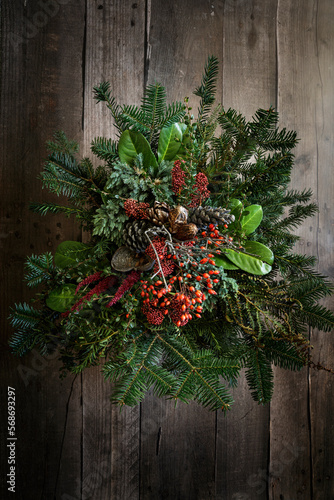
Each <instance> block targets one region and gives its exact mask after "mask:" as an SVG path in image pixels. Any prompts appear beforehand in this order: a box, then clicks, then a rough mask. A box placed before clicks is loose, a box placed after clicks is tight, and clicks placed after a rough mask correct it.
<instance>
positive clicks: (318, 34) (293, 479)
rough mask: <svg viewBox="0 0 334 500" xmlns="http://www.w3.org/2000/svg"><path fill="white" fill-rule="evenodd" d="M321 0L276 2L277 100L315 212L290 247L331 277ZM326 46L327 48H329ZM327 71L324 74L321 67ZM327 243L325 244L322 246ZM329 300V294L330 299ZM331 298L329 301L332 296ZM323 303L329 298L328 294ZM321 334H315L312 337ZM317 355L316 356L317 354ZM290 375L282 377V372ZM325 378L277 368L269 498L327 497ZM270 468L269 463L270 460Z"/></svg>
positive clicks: (325, 36) (325, 31) (298, 183)
mask: <svg viewBox="0 0 334 500" xmlns="http://www.w3.org/2000/svg"><path fill="white" fill-rule="evenodd" d="M330 15H333V10H332V7H331V6H330V4H329V3H326V2H308V1H307V2H294V3H291V2H286V1H280V2H279V9H278V24H277V34H278V84H279V86H278V91H279V92H278V107H279V111H280V116H281V121H282V125H284V126H286V127H288V128H292V129H295V130H297V133H298V136H299V137H300V142H299V144H298V146H297V148H296V167H295V169H294V171H293V177H292V187H295V188H297V189H300V190H301V189H303V188H306V187H312V189H313V192H314V198H315V200H316V201H317V202H318V204H319V209H320V211H319V214H318V215H317V216H315V217H313V218H311V219H308V220H307V221H306V222H305V223H304V224H303V227H302V228H301V229H300V230H299V232H298V234H299V235H300V237H301V240H300V241H299V243H298V245H297V246H296V250H297V251H299V252H300V253H305V254H312V255H315V256H317V257H318V258H319V259H320V260H319V271H320V272H323V273H325V274H329V275H330V276H332V277H333V270H332V264H331V263H330V261H331V259H332V256H331V249H332V235H331V234H330V233H329V231H328V224H330V223H331V222H330V216H329V207H330V206H331V203H332V200H333V176H331V175H330V176H328V175H327V174H326V169H327V166H328V165H329V163H330V162H331V161H332V152H331V148H330V147H329V146H328V143H329V142H331V139H332V128H333V108H332V99H331V97H330V95H332V91H333V85H332V82H331V80H330V74H328V73H327V72H328V67H329V65H330V63H329V60H330V59H331V57H332V50H333V35H332V30H331V28H330V26H331V21H330V18H329V16H330ZM330 54H331V56H330ZM326 73H327V74H326ZM325 247H326V251H324V248H325ZM331 302H332V301H331ZM332 304H333V302H332ZM327 305H328V306H330V305H331V304H330V301H328V302H327ZM319 341H320V342H319ZM311 344H315V345H316V350H315V353H314V356H315V361H316V362H317V361H321V362H323V363H325V364H326V363H328V362H330V361H329V357H328V353H329V352H330V350H331V349H332V347H333V341H332V340H331V339H330V338H329V337H328V335H327V334H318V333H316V332H312V334H311ZM321 358H323V359H321ZM288 377H289V378H288ZM332 383H333V382H332V379H330V378H329V377H328V376H326V375H325V374H323V373H320V374H319V373H314V372H312V373H309V374H308V372H307V370H306V369H304V370H303V371H302V372H301V373H299V374H293V375H292V374H289V373H286V374H283V373H280V374H279V377H278V383H277V386H276V392H275V395H276V396H275V397H274V400H273V403H272V413H273V414H274V415H275V418H274V419H273V425H272V433H271V445H270V448H271V464H273V463H274V461H276V462H277V460H278V459H279V458H280V456H281V455H282V454H284V452H285V451H286V447H287V443H289V445H290V448H291V449H290V463H285V464H284V462H283V463H282V461H281V463H280V467H279V468H278V470H277V471H272V483H271V498H275V499H276V498H279V496H280V495H282V496H284V498H285V497H290V498H332V497H333V483H331V481H330V480H331V476H332V472H329V471H330V470H332V465H333V462H331V461H330V460H329V462H328V458H329V455H328V454H327V453H326V446H324V443H325V441H327V444H328V445H329V446H331V445H330V444H329V443H333V430H332V426H331V425H330V424H329V415H331V414H332V411H333V406H332V401H331V400H329V399H328V397H327V395H328V390H329V389H330V387H331V384H332ZM271 468H272V469H273V466H272V465H271Z"/></svg>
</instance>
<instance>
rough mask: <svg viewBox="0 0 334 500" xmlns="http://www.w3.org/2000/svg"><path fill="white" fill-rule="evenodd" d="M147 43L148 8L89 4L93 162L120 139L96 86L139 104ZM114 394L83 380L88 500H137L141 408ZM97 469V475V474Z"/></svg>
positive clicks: (87, 69)
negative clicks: (101, 141)
mask: <svg viewBox="0 0 334 500" xmlns="http://www.w3.org/2000/svg"><path fill="white" fill-rule="evenodd" d="M144 39H145V4H144V3H143V2H136V3H135V2H123V1H121V0H118V1H116V2H103V3H102V2H88V3H87V15H86V43H85V59H84V61H85V63H84V80H85V94H84V99H85V100H84V113H83V129H84V141H83V153H84V154H85V155H88V156H90V157H92V154H91V153H90V150H89V149H90V144H91V141H92V139H93V138H94V137H99V136H103V137H111V138H113V139H116V129H115V127H114V126H113V121H112V116H111V113H110V111H109V110H108V109H107V107H106V105H105V104H104V103H100V104H96V101H95V100H94V99H93V86H95V85H98V84H99V83H101V82H103V81H109V82H110V83H111V91H112V93H113V95H114V96H115V97H116V100H117V102H118V103H120V104H123V103H126V104H139V103H140V99H141V97H142V92H143V82H144ZM98 162H99V160H97V161H96V162H95V163H96V164H98ZM111 392H112V387H111V385H110V383H109V382H106V381H104V379H103V376H102V374H101V369H100V368H96V369H94V370H89V371H87V372H85V373H84V374H83V425H84V429H85V432H84V434H83V495H84V491H85V488H86V486H85V485H86V484H87V492H86V494H87V495H88V494H89V495H90V496H89V498H99V499H101V500H104V499H105V500H107V499H108V500H109V499H110V498H115V499H116V498H122V499H123V498H124V499H127V500H132V499H137V498H138V495H139V442H140V435H139V430H140V426H139V421H140V408H139V407H137V408H135V409H129V408H125V409H124V410H123V411H122V413H121V414H120V412H119V409H118V408H111V404H110V395H111ZM92 463H93V467H94V469H95V471H96V473H95V474H92ZM84 498H86V497H84ZM87 498H88V497H87Z"/></svg>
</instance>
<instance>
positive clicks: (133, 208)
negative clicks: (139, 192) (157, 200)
mask: <svg viewBox="0 0 334 500" xmlns="http://www.w3.org/2000/svg"><path fill="white" fill-rule="evenodd" d="M149 207H150V204H149V203H143V202H139V201H137V200H133V199H132V198H129V199H128V200H125V202H124V210H125V213H126V215H127V216H128V217H133V218H134V219H147V213H146V210H147V209H148V208H149Z"/></svg>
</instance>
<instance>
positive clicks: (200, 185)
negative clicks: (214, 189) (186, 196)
mask: <svg viewBox="0 0 334 500" xmlns="http://www.w3.org/2000/svg"><path fill="white" fill-rule="evenodd" d="M208 184H209V181H208V178H207V176H206V175H205V174H203V173H202V172H199V173H198V174H197V175H196V182H195V184H194V186H193V190H194V193H192V194H191V195H190V196H191V203H190V204H189V207H197V206H199V205H201V204H202V203H203V201H204V200H206V199H207V198H209V196H210V191H209V190H208Z"/></svg>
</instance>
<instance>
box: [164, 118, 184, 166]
mask: <svg viewBox="0 0 334 500" xmlns="http://www.w3.org/2000/svg"><path fill="white" fill-rule="evenodd" d="M186 128H187V126H186V124H185V123H173V124H172V125H170V126H169V127H164V128H163V129H162V130H161V132H160V136H159V144H158V161H159V163H160V162H162V160H167V161H172V160H173V159H174V158H175V156H176V155H177V153H178V151H179V149H180V147H181V143H182V137H183V132H184V131H185V130H186Z"/></svg>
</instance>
